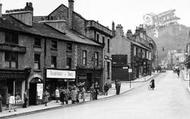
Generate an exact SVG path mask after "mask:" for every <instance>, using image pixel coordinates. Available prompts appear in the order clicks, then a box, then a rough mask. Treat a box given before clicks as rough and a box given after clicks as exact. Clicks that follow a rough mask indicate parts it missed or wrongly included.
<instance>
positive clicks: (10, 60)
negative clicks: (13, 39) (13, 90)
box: [5, 52, 18, 68]
mask: <svg viewBox="0 0 190 119" xmlns="http://www.w3.org/2000/svg"><path fill="white" fill-rule="evenodd" d="M5 67H6V68H18V54H17V53H12V52H5Z"/></svg>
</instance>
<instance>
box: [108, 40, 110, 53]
mask: <svg viewBox="0 0 190 119" xmlns="http://www.w3.org/2000/svg"><path fill="white" fill-rule="evenodd" d="M108 53H110V39H108Z"/></svg>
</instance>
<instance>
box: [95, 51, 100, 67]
mask: <svg viewBox="0 0 190 119" xmlns="http://www.w3.org/2000/svg"><path fill="white" fill-rule="evenodd" d="M98 54H99V53H98V52H95V53H94V65H95V66H98V65H99V55H98Z"/></svg>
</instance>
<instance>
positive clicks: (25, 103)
mask: <svg viewBox="0 0 190 119" xmlns="http://www.w3.org/2000/svg"><path fill="white" fill-rule="evenodd" d="M26 107H28V93H27V91H25V92H24V104H23V108H26Z"/></svg>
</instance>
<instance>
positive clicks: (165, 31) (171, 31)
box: [147, 24, 190, 62]
mask: <svg viewBox="0 0 190 119" xmlns="http://www.w3.org/2000/svg"><path fill="white" fill-rule="evenodd" d="M147 32H148V34H149V35H150V36H151V37H152V38H153V39H154V41H155V42H156V44H157V48H158V60H159V62H160V61H161V60H163V59H164V58H165V57H166V55H167V53H168V51H169V50H185V46H186V44H187V43H189V42H190V37H189V32H190V28H189V27H186V26H184V25H180V24H170V25H169V26H167V27H164V28H161V29H159V30H158V37H157V38H156V37H154V36H153V34H154V33H153V32H152V31H147Z"/></svg>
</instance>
